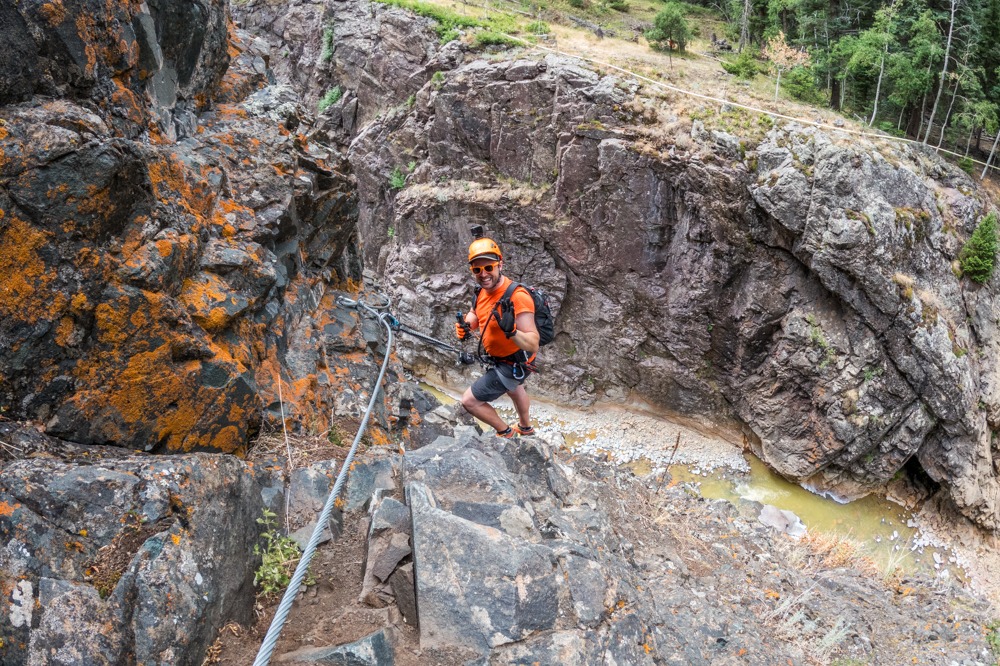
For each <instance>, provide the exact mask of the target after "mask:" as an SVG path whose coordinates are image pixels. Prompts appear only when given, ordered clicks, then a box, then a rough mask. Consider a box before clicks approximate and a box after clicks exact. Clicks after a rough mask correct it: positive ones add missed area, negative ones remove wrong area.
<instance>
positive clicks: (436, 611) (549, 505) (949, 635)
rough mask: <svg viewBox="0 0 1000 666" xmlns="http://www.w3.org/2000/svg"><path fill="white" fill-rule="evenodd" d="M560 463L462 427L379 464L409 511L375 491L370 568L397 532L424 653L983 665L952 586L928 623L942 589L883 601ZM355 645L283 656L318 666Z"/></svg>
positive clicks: (678, 501) (618, 477) (802, 556)
mask: <svg viewBox="0 0 1000 666" xmlns="http://www.w3.org/2000/svg"><path fill="white" fill-rule="evenodd" d="M565 455H566V454H565V453H563V452H558V451H556V450H553V449H551V448H550V447H549V446H548V445H547V444H545V443H544V442H542V441H541V440H538V439H535V438H526V439H524V440H514V441H511V440H503V439H500V438H497V437H494V436H493V435H478V434H469V433H466V434H461V435H458V436H456V437H449V436H442V437H439V438H438V439H436V440H435V441H434V442H432V443H431V444H429V445H427V446H425V447H422V448H420V449H417V450H411V451H407V452H406V453H405V454H404V455H403V457H402V461H401V464H400V463H399V462H397V461H392V464H393V465H395V466H398V467H399V474H398V475H397V478H399V480H400V484H399V486H398V487H397V488H396V489H395V490H394V491H393V492H395V493H396V496H397V497H401V498H405V500H406V506H405V507H403V506H402V505H401V504H400V503H399V502H398V501H397V500H395V499H393V498H391V497H383V496H382V495H383V493H384V492H385V491H384V490H383V489H377V490H375V491H374V492H373V494H372V497H373V498H374V504H373V506H375V507H376V508H374V509H373V513H372V517H371V529H370V530H369V541H368V557H367V563H368V571H369V572H370V571H372V569H373V567H372V563H373V562H375V561H378V562H381V563H386V568H385V569H384V571H388V570H389V567H391V566H392V565H391V564H388V561H387V560H385V559H384V555H385V554H386V552H385V550H383V549H382V546H383V545H384V541H385V537H386V535H388V534H392V535H393V539H394V540H397V539H398V540H399V541H400V542H401V543H403V544H405V543H406V541H407V539H406V537H409V539H410V540H411V541H410V543H412V546H413V549H412V561H408V560H409V558H404V559H403V560H402V561H401V563H400V564H398V565H396V566H397V569H396V573H395V574H393V575H392V576H391V580H393V581H395V582H394V584H393V585H392V593H393V595H394V596H395V600H396V603H397V604H398V606H399V608H400V610H401V611H402V613H403V616H404V617H407V621H408V622H409V623H410V625H411V626H413V625H416V626H417V627H418V628H419V641H420V648H421V650H422V651H424V652H423V654H422V656H423V657H424V658H425V659H428V660H432V661H438V660H437V659H433V655H435V654H437V655H441V654H448V651H452V654H456V652H457V653H458V654H465V653H468V651H470V650H471V651H472V652H473V653H474V654H478V655H479V657H478V658H475V659H472V660H471V661H464V660H463V661H458V660H457V657H456V660H455V661H447V662H446V663H467V664H535V663H538V664H570V665H578V666H584V665H587V664H600V663H607V664H690V665H701V664H704V665H707V664H720V663H741V664H744V663H746V664H762V665H763V664H778V663H782V664H783V663H812V662H813V661H815V662H817V663H829V662H831V661H835V660H834V659H833V658H834V657H837V658H840V659H843V660H851V659H853V660H856V661H872V660H874V661H877V662H880V663H882V662H884V663H902V662H904V661H908V660H909V659H910V657H911V656H912V654H913V653H914V651H917V650H918V651H920V654H921V655H922V658H924V659H925V660H926V661H927V662H928V663H934V664H941V665H942V666H943V665H944V664H950V663H959V662H961V663H969V664H984V665H985V664H986V663H988V661H989V651H988V648H987V645H986V641H985V640H984V638H983V636H982V632H981V630H980V628H979V626H977V625H981V624H982V623H983V620H982V616H983V613H986V615H988V611H986V608H987V606H988V603H987V602H985V601H975V600H973V599H972V598H970V597H967V596H965V595H963V594H962V593H961V592H957V591H954V590H952V591H949V592H947V594H949V595H950V594H956V595H957V596H955V597H954V598H953V599H954V602H955V603H954V604H953V606H952V608H953V609H954V611H953V612H954V613H955V615H954V616H953V617H951V618H950V619H949V620H948V622H943V621H942V620H941V618H940V601H939V599H940V596H939V595H940V594H942V593H943V591H942V590H941V589H936V590H935V589H934V586H933V585H932V586H930V587H928V586H926V583H925V582H922V581H920V580H919V579H912V580H903V581H899V582H898V590H897V591H893V590H892V589H891V586H890V587H888V588H887V587H886V586H885V583H884V579H883V578H881V577H879V576H871V575H870V574H869V575H865V574H862V573H860V572H859V571H858V570H857V569H855V568H853V567H850V566H849V567H847V568H838V567H834V566H830V565H828V564H827V565H818V562H817V560H822V559H823V557H824V555H823V554H822V553H818V552H817V553H812V554H810V550H809V547H801V546H796V545H793V542H791V541H789V540H788V539H786V538H785V537H784V536H783V535H780V536H779V531H777V530H775V529H772V528H770V527H764V526H763V525H762V524H761V519H759V518H758V516H759V514H761V513H762V507H761V505H760V504H757V503H755V502H743V503H741V505H740V506H733V505H732V504H729V503H728V502H724V501H708V500H704V499H702V498H700V497H695V498H693V497H691V496H690V495H689V494H688V493H687V492H685V490H684V489H683V488H682V487H681V486H679V485H675V484H673V483H670V484H667V485H666V486H665V487H664V485H663V484H662V483H659V482H657V481H656V480H655V479H648V480H647V481H648V482H649V483H648V485H647V483H645V482H643V481H642V480H640V479H637V478H636V477H634V476H633V475H632V474H631V473H630V472H627V471H625V470H623V469H620V468H619V469H615V468H610V467H608V466H605V465H603V464H600V463H595V462H594V461H590V460H587V459H584V458H580V457H574V460H573V463H572V464H571V465H570V464H567V461H566V460H565V459H564V457H565ZM380 462H386V460H385V459H383V460H382V461H380ZM654 507H655V508H654ZM772 508H773V507H772ZM401 509H405V511H401ZM764 509H765V511H766V507H764ZM407 516H408V517H409V520H407V519H406V517H407ZM400 552H401V551H400ZM826 554H829V553H826ZM391 559H392V561H395V560H396V559H397V558H396V557H395V556H394V557H393V558H391ZM817 566H818V568H817ZM384 571H383V574H380V579H381V578H382V577H383V576H384ZM397 583H398V584H397ZM938 584H940V582H939V583H938ZM404 585H412V587H411V588H410V589H409V590H408V592H409V593H411V594H412V592H413V591H414V590H415V592H416V603H415V605H414V606H410V605H409V604H411V603H412V602H411V601H410V600H409V599H408V597H407V596H406V593H407V590H406V589H405V587H404ZM858 599H864V603H857V600H858ZM364 601H367V602H368V603H370V604H372V605H376V606H382V605H383V604H384V603H386V602H389V603H391V602H392V598H391V596H388V597H380V598H378V599H364ZM408 613H411V614H413V615H408ZM967 623H969V624H968V626H967ZM945 625H947V626H945ZM398 627H399V625H398V624H397V628H398ZM885 635H892V636H897V637H901V638H900V640H899V641H885V640H880V639H879V637H880V636H885ZM761 636H768V637H773V638H774V640H764V641H762V640H761ZM309 640H310V641H311V640H312V637H311V636H310V639H309ZM362 643H364V641H362ZM356 645H357V644H352V645H347V646H340V647H337V646H331V647H323V648H317V647H306V648H303V649H301V650H298V651H296V652H292V653H289V654H286V655H285V656H284V657H282V659H288V660H289V661H294V660H296V659H302V660H305V659H309V658H312V659H316V660H317V662H318V663H327V662H325V661H320V657H321V656H323V655H334V654H341V653H342V651H344V650H348V651H349V650H354V649H356ZM404 649H405V648H402V647H400V646H397V653H399V652H400V651H402V650H404ZM331 663H341V662H331ZM358 663H368V662H364V661H359V662H358ZM379 663H381V662H379Z"/></svg>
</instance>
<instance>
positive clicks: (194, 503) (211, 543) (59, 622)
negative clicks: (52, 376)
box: [0, 424, 280, 664]
mask: <svg viewBox="0 0 1000 666" xmlns="http://www.w3.org/2000/svg"><path fill="white" fill-rule="evenodd" d="M0 426H2V427H0V436H2V437H3V438H4V440H5V441H6V442H8V444H7V450H8V451H9V450H10V448H11V447H16V448H18V449H20V450H22V451H23V453H25V454H27V453H28V452H29V451H35V452H42V451H44V455H45V457H36V458H30V459H28V458H22V459H18V460H13V461H0V541H2V542H3V544H4V545H3V548H2V549H0V590H2V592H3V594H2V596H0V634H2V635H3V637H4V643H3V645H2V646H0V661H3V663H5V664H7V663H9V664H96V663H107V664H112V663H126V662H128V663H140V664H200V663H201V660H202V657H203V655H204V651H205V649H206V648H207V647H208V645H210V644H211V643H212V641H214V640H215V636H216V633H217V632H218V630H219V629H220V628H221V627H222V626H223V625H224V624H226V623H227V622H230V621H237V622H247V621H249V620H251V619H252V617H253V613H252V608H253V603H254V599H255V590H254V588H253V577H254V569H255V567H256V566H257V565H258V563H259V558H255V557H254V555H253V547H254V544H256V543H257V541H258V535H259V533H260V527H259V526H258V525H257V524H256V522H255V520H256V519H257V518H258V517H260V515H261V511H262V509H263V507H264V503H263V500H262V490H263V489H264V487H265V486H267V485H269V484H271V479H270V478H269V477H267V476H265V475H264V474H263V470H262V471H261V472H256V471H255V470H254V469H253V468H251V467H249V466H248V465H246V464H245V463H243V462H241V461H239V460H237V459H236V458H235V457H232V456H223V455H211V454H191V455H182V456H176V457H154V456H134V455H127V454H125V453H124V452H122V451H121V449H118V448H113V447H80V446H76V445H72V444H64V443H61V442H59V441H57V440H53V439H52V438H47V437H45V436H42V435H39V434H38V433H37V432H35V431H34V430H33V429H30V428H28V429H21V428H16V427H14V426H12V425H11V424H0ZM279 506H280V502H279ZM272 508H277V507H272Z"/></svg>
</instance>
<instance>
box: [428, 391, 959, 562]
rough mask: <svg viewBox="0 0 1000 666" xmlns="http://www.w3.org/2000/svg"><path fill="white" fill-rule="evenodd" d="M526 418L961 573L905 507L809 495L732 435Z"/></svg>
mask: <svg viewBox="0 0 1000 666" xmlns="http://www.w3.org/2000/svg"><path fill="white" fill-rule="evenodd" d="M422 386H423V388H425V389H426V390H428V391H430V392H431V393H433V394H434V395H435V396H436V397H437V398H438V399H439V400H441V401H442V402H443V403H446V404H447V403H453V402H455V400H456V398H457V396H458V393H457V392H456V391H454V390H451V389H447V388H444V389H442V388H438V387H434V386H430V385H427V384H422ZM497 406H498V409H499V411H500V413H501V415H502V416H504V417H506V418H508V419H510V418H512V417H513V415H514V413H513V409H512V407H511V406H510V405H509V403H508V404H506V405H505V404H504V402H503V401H501V402H500V403H498V405H497ZM532 416H533V418H534V420H535V427H536V429H537V430H538V431H539V435H540V436H541V437H543V438H544V439H546V440H548V441H550V442H552V443H556V444H560V445H565V447H566V448H568V449H570V450H572V451H574V452H577V453H581V454H593V455H601V456H604V457H606V458H607V459H609V460H614V461H616V462H618V463H619V464H621V465H626V466H628V467H630V468H631V469H632V470H633V471H634V472H635V473H636V475H638V476H650V477H651V478H652V479H653V480H654V481H655V480H657V479H661V478H663V477H662V475H663V473H664V472H666V471H669V474H670V482H671V483H680V484H684V485H685V487H687V488H689V489H690V490H691V491H692V492H697V493H699V494H700V495H701V496H703V497H706V498H710V499H725V500H728V501H730V502H733V503H739V502H740V501H742V500H749V501H754V502H759V503H761V504H771V505H773V506H776V507H778V508H779V509H784V510H787V511H791V512H792V513H794V514H795V515H797V516H798V517H799V518H800V519H801V520H802V522H803V523H804V524H805V525H806V527H807V528H808V529H809V531H810V532H811V533H814V534H815V533H819V534H824V535H827V536H831V537H838V538H843V539H848V540H850V541H851V542H854V543H856V544H857V545H859V546H860V548H861V551H862V552H863V553H864V554H865V555H867V556H868V557H870V558H871V559H872V560H874V561H875V563H876V564H877V565H878V566H879V567H880V568H882V569H883V570H885V571H889V570H894V569H900V570H902V571H913V570H920V571H924V572H926V573H932V574H935V575H938V576H953V577H957V578H959V579H961V580H964V579H965V578H966V576H965V572H964V570H963V569H962V567H961V566H959V564H958V563H957V562H956V558H955V557H954V555H952V554H951V553H950V552H949V551H948V550H946V549H943V548H937V547H933V546H931V545H929V543H928V539H926V538H924V537H923V536H922V535H921V533H920V531H919V530H918V529H917V528H916V527H915V526H916V520H915V518H914V516H912V515H911V514H910V512H909V511H907V510H906V509H904V508H903V507H901V506H899V505H897V504H895V503H893V502H890V501H888V500H886V499H883V498H880V497H874V496H869V497H866V498H863V499H860V500H856V501H853V502H849V503H846V504H840V503H837V502H835V501H833V500H831V499H828V498H825V497H821V496H819V495H815V494H813V493H811V492H809V491H808V490H806V489H804V488H802V487H801V486H798V485H796V484H794V483H790V482H788V481H786V480H785V479H783V478H782V477H780V476H779V475H777V474H775V473H774V472H772V471H771V470H770V469H769V468H768V467H767V466H766V465H765V464H764V463H763V462H762V461H760V460H759V459H758V458H756V457H755V456H753V455H751V454H749V453H744V452H742V451H741V450H740V448H739V447H738V446H736V445H735V444H734V443H733V442H731V441H724V440H722V439H720V438H717V437H706V436H704V435H702V434H700V433H698V432H696V431H694V430H692V429H691V428H688V427H685V426H680V425H678V424H677V423H674V422H672V421H668V420H664V419H659V418H657V417H655V416H653V415H650V414H636V413H634V412H630V411H628V410H624V409H621V408H617V407H616V408H601V409H599V410H588V411H580V410H575V409H570V408H566V407H562V406H558V405H552V404H547V403H545V402H542V401H538V400H536V401H535V402H534V403H533V405H532ZM623 424H624V425H623ZM481 425H482V424H481ZM678 443H679V445H678Z"/></svg>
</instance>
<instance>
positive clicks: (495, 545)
mask: <svg viewBox="0 0 1000 666" xmlns="http://www.w3.org/2000/svg"><path fill="white" fill-rule="evenodd" d="M407 503H408V504H409V506H410V511H411V512H412V517H413V560H414V565H415V569H416V572H417V580H416V586H417V599H418V612H419V624H420V645H421V647H438V646H441V647H443V646H460V647H472V648H476V649H479V650H481V651H484V652H485V651H488V650H489V649H490V648H493V647H496V646H498V645H503V644H504V643H510V642H514V641H518V640H522V639H524V638H527V637H528V636H530V635H532V634H533V633H535V632H538V631H543V630H546V629H551V628H553V627H554V626H555V624H556V620H557V613H558V603H557V601H556V598H557V585H558V583H557V580H556V575H555V572H554V570H553V565H552V552H551V551H550V550H549V549H548V548H546V547H544V546H541V545H536V544H531V543H527V542H522V541H520V540H517V539H512V538H511V537H508V536H506V535H504V534H503V533H502V532H500V531H498V530H494V529H491V528H488V527H483V526H481V525H477V524H475V523H472V522H469V521H467V520H464V519H462V518H458V517H457V516H454V515H452V514H449V513H447V512H446V511H443V510H441V509H439V508H437V507H436V506H435V504H434V500H433V497H432V496H431V494H430V492H429V491H428V490H427V487H426V486H424V485H423V484H420V483H409V484H407ZM455 570H459V571H462V570H468V571H473V570H475V571H476V572H477V573H476V575H475V576H473V577H463V578H461V579H459V580H456V579H455V578H454V577H453V576H452V575H451V573H450V572H451V571H455Z"/></svg>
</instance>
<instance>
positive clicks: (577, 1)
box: [569, 0, 587, 9]
mask: <svg viewBox="0 0 1000 666" xmlns="http://www.w3.org/2000/svg"><path fill="white" fill-rule="evenodd" d="M586 4H587V2H586V0H569V6H570V7H573V8H574V9H583V8H584V7H585V6H586Z"/></svg>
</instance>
